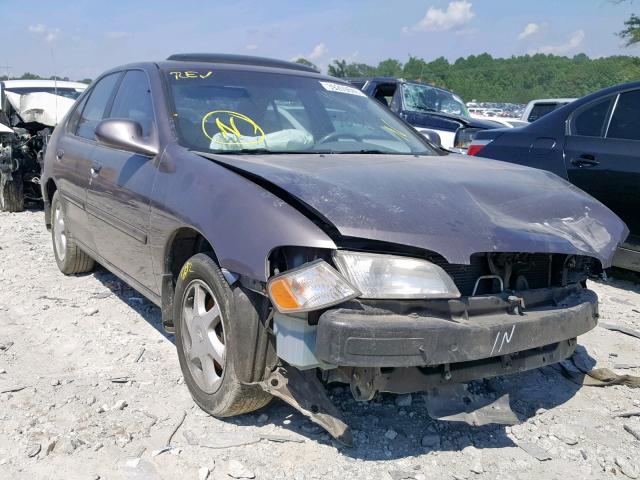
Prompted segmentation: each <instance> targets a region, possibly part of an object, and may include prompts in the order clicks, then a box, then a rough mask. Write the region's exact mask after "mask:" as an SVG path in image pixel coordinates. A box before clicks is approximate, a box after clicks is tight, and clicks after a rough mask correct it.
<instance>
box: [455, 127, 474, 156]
mask: <svg viewBox="0 0 640 480" xmlns="http://www.w3.org/2000/svg"><path fill="white" fill-rule="evenodd" d="M479 131H480V129H479V128H460V129H458V131H457V132H456V138H455V140H454V142H453V147H454V150H456V151H459V152H460V153H466V151H467V148H469V145H471V142H473V139H474V138H476V135H477V134H478V132H479Z"/></svg>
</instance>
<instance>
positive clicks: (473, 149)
mask: <svg viewBox="0 0 640 480" xmlns="http://www.w3.org/2000/svg"><path fill="white" fill-rule="evenodd" d="M490 143H491V140H474V141H473V142H471V145H469V148H468V149H467V155H478V154H479V153H480V151H481V150H482V149H483V148H484V147H486V146H487V145H489V144H490Z"/></svg>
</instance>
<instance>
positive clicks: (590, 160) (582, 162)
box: [571, 154, 600, 168]
mask: <svg viewBox="0 0 640 480" xmlns="http://www.w3.org/2000/svg"><path fill="white" fill-rule="evenodd" d="M571 164H572V165H575V166H576V167H578V168H590V167H595V166H597V165H600V162H599V161H598V160H596V157H595V156H593V155H589V154H585V155H580V156H579V157H577V158H572V159H571Z"/></svg>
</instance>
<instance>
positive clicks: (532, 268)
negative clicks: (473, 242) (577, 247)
mask: <svg viewBox="0 0 640 480" xmlns="http://www.w3.org/2000/svg"><path fill="white" fill-rule="evenodd" d="M487 255H488V254H486V253H479V254H474V255H472V256H471V264H470V265H459V264H453V263H447V262H446V261H445V260H444V259H443V258H432V259H430V260H431V261H432V262H434V263H436V264H438V265H439V266H440V267H442V269H443V270H444V271H445V272H447V273H448V274H449V275H450V276H451V278H452V279H453V281H454V283H455V284H456V287H458V290H459V291H460V293H461V294H462V295H463V296H468V295H471V294H472V293H473V288H474V286H475V284H476V281H477V280H478V278H479V277H481V276H484V275H491V269H490V268H489V262H488V260H487ZM493 255H507V256H509V257H510V258H513V259H514V260H515V259H516V258H517V259H518V260H519V261H515V262H514V265H513V273H512V275H511V282H510V285H505V288H510V289H515V288H516V281H517V278H518V277H519V276H522V277H524V278H525V279H526V285H528V287H529V288H531V289H532V288H546V287H548V286H549V270H550V268H552V267H551V265H550V262H549V254H547V253H532V254H526V255H522V254H493ZM494 258H495V257H494ZM552 278H553V277H552ZM499 285H500V284H499V282H498V281H497V280H496V281H495V282H492V281H490V280H489V281H486V280H485V281H482V282H480V284H479V285H478V291H477V292H476V294H477V295H483V294H488V293H495V292H498V291H499V289H500V288H499ZM520 285H523V284H522V283H521V284H520Z"/></svg>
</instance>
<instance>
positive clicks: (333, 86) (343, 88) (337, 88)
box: [320, 82, 366, 97]
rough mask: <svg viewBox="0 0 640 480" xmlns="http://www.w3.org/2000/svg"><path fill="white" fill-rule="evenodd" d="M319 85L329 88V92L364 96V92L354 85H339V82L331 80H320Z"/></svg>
mask: <svg viewBox="0 0 640 480" xmlns="http://www.w3.org/2000/svg"><path fill="white" fill-rule="evenodd" d="M320 85H322V86H323V87H324V89H325V90H329V91H330V92H338V93H348V94H349V95H358V96H360V97H366V95H365V94H364V93H362V92H361V91H360V90H358V89H357V88H354V87H350V86H349V85H341V84H339V83H333V82H320Z"/></svg>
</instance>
